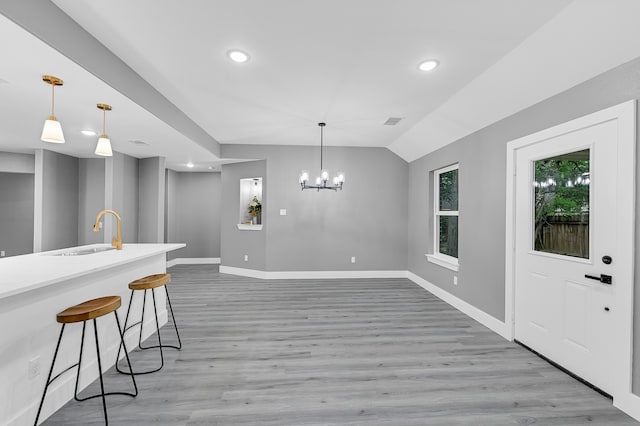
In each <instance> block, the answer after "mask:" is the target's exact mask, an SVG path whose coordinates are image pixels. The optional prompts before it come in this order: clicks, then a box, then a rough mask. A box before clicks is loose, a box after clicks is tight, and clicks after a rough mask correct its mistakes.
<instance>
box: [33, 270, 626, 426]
mask: <svg viewBox="0 0 640 426" xmlns="http://www.w3.org/2000/svg"><path fill="white" fill-rule="evenodd" d="M169 272H170V273H171V274H172V275H173V281H172V283H171V284H170V287H169V290H170V292H171V296H172V300H173V304H174V309H175V310H176V316H177V321H178V325H179V326H180V331H181V337H182V341H183V345H184V348H183V350H182V351H175V350H168V351H167V355H166V360H165V361H166V364H165V367H164V369H163V370H162V371H160V372H157V373H154V374H151V375H147V376H139V377H138V384H139V387H140V395H139V396H138V397H137V398H135V399H132V398H127V397H121V396H115V397H111V399H109V400H108V403H109V417H110V424H111V425H151V424H153V425H189V426H195V425H447V426H451V425H491V426H497V425H531V424H536V425H584V424H593V425H636V424H638V423H637V422H635V421H633V420H632V419H631V418H630V417H628V416H627V415H625V414H623V413H622V412H620V411H619V410H617V409H615V408H614V407H613V406H612V404H611V401H610V400H609V399H607V398H605V397H603V396H601V395H600V394H598V393H596V392H595V391H593V390H591V389H589V388H588V387H586V386H585V385H583V384H581V383H579V382H577V381H576V380H574V379H572V378H571V377H569V376H567V375H566V374H564V373H562V372H561V371H559V370H557V369H556V368H554V367H552V366H551V365H549V364H547V363H546V362H545V361H543V360H541V359H539V358H538V357H536V356H535V355H533V354H532V353H530V352H528V351H527V350H525V349H524V348H522V347H520V346H518V345H516V344H512V343H509V342H507V341H505V340H504V339H502V338H501V337H499V336H497V335H496V334H494V333H492V332H491V331H489V330H488V329H486V328H485V327H483V326H481V325H479V324H478V323H476V322H475V321H473V320H471V319H469V318H468V317H466V316H465V315H463V314H461V313H459V312H458V311H456V310H455V309H453V308H451V307H450V306H449V305H447V304H446V303H444V302H442V301H440V300H439V299H437V298H435V297H434V296H432V295H431V294H430V293H428V292H426V291H425V290H423V289H422V288H420V287H418V286H417V285H415V284H413V283H412V282H410V281H408V280H405V279H376V280H371V279H354V280H309V281H299V280H283V281H261V280H257V279H249V278H242V277H235V276H231V275H224V274H219V273H218V270H217V267H216V266H207V265H188V266H175V267H172V268H170V270H169ZM169 331H170V329H169V327H164V328H163V335H165V333H169ZM166 335H167V336H169V334H166ZM152 339H153V337H152ZM150 341H153V340H150ZM147 352H150V351H145V352H144V353H142V354H141V353H139V352H136V353H134V354H135V356H136V358H135V359H134V362H135V360H140V356H144V357H145V358H147V356H148V354H147ZM137 365H138V366H139V367H144V366H145V365H147V364H146V361H142V362H138V364H137ZM135 366H136V364H134V367H135ZM107 377H108V379H107V386H108V387H109V386H111V387H112V388H113V387H114V386H118V384H120V385H122V384H125V385H126V384H129V383H128V382H127V381H126V379H127V378H126V376H121V375H117V374H114V373H113V372H112V371H110V372H109V373H108V374H107ZM95 389H96V387H95V384H94V385H92V390H95ZM100 404H101V403H100V401H99V400H93V401H88V402H82V403H76V402H70V403H68V404H67V405H66V406H65V407H63V409H61V410H60V411H58V412H57V413H56V414H55V415H54V416H52V417H51V418H50V419H49V420H48V421H47V422H46V423H45V424H46V425H49V426H54V425H65V426H66V425H77V424H82V425H87V424H102V410H101V405H100Z"/></svg>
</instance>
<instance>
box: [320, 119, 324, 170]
mask: <svg viewBox="0 0 640 426" xmlns="http://www.w3.org/2000/svg"><path fill="white" fill-rule="evenodd" d="M323 135H324V126H322V125H321V126H320V173H322V170H324V169H323V168H322V148H323V137H322V136H323Z"/></svg>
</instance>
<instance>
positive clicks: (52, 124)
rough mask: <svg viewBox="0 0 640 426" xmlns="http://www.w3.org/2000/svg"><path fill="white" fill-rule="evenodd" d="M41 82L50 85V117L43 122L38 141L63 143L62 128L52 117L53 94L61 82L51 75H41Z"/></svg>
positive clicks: (54, 117) (53, 116)
mask: <svg viewBox="0 0 640 426" xmlns="http://www.w3.org/2000/svg"><path fill="white" fill-rule="evenodd" d="M42 81H44V82H45V83H48V84H50V85H51V115H50V116H49V118H48V119H47V120H46V121H45V122H44V127H43V128H42V135H41V136H40V140H42V141H43V142H50V143H64V134H63V133H62V126H61V125H60V122H59V121H58V120H56V116H55V115H53V111H54V94H55V88H56V86H62V84H63V81H62V80H61V79H59V78H58V77H54V76H52V75H43V76H42Z"/></svg>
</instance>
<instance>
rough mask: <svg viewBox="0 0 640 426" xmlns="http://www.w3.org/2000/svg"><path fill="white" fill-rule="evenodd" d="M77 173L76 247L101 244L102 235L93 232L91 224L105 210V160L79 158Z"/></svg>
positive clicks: (101, 233) (103, 239)
mask: <svg viewBox="0 0 640 426" xmlns="http://www.w3.org/2000/svg"><path fill="white" fill-rule="evenodd" d="M78 172H79V173H78V176H79V179H78V245H85V244H95V243H102V242H104V241H105V238H104V233H103V232H102V231H101V232H93V224H94V223H95V220H96V215H97V214H98V212H100V211H101V210H104V208H105V207H104V197H105V160H104V159H103V158H81V159H80V160H79V170H78ZM109 238H111V237H109ZM109 242H111V240H109Z"/></svg>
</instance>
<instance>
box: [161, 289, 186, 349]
mask: <svg viewBox="0 0 640 426" xmlns="http://www.w3.org/2000/svg"><path fill="white" fill-rule="evenodd" d="M164 292H165V293H166V294H167V302H169V310H170V311H171V319H172V320H173V328H175V329H176V336H178V346H171V345H167V347H169V348H175V349H178V350H180V349H182V340H180V333H179V332H178V323H177V322H176V317H175V316H174V315H173V306H171V298H170V297H169V290H168V289H167V286H166V285H165V286H164Z"/></svg>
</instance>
